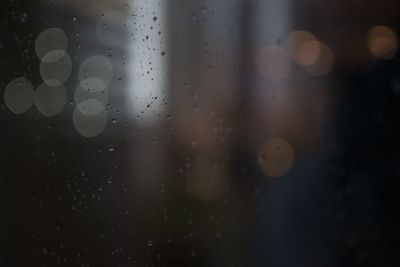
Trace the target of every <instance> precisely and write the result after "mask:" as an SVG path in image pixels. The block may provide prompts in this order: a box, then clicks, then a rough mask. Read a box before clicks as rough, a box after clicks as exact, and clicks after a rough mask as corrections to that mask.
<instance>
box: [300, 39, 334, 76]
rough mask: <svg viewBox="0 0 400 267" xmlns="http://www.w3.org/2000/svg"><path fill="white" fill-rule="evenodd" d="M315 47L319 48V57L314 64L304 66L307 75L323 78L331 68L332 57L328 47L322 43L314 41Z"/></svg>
mask: <svg viewBox="0 0 400 267" xmlns="http://www.w3.org/2000/svg"><path fill="white" fill-rule="evenodd" d="M314 43H316V44H315V46H319V56H318V59H317V60H316V61H315V63H314V64H312V65H308V66H305V69H306V70H307V72H308V73H310V74H312V75H315V76H325V75H327V74H328V73H329V72H330V71H331V70H332V68H333V64H334V55H333V52H332V50H331V48H330V47H329V46H327V45H326V44H324V43H322V42H318V41H315V42H314Z"/></svg>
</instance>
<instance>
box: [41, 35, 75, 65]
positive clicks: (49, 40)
mask: <svg viewBox="0 0 400 267" xmlns="http://www.w3.org/2000/svg"><path fill="white" fill-rule="evenodd" d="M67 47H68V38H67V36H66V35H65V32H64V31H63V30H62V29H60V28H50V29H47V30H44V31H43V32H42V33H40V34H39V36H38V37H37V38H36V41H35V51H36V55H37V56H38V58H39V59H40V60H41V61H43V62H45V63H50V62H51V61H49V60H53V61H56V60H58V59H60V58H61V57H62V56H63V52H65V51H66V49H67ZM52 51H59V52H58V53H54V54H52V56H51V57H49V56H47V57H45V56H46V55H48V54H49V53H50V52H52ZM57 57H58V58H57Z"/></svg>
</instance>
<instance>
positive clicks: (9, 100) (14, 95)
mask: <svg viewBox="0 0 400 267" xmlns="http://www.w3.org/2000/svg"><path fill="white" fill-rule="evenodd" d="M34 94H35V91H34V89H33V85H32V83H31V82H30V81H29V80H28V79H26V78H24V77H20V78H17V79H14V80H12V81H11V82H10V83H9V84H8V85H7V87H6V89H5V91H4V102H5V104H6V106H7V107H8V109H9V110H11V111H12V112H13V113H15V114H22V113H24V112H26V111H27V110H28V109H30V108H31V106H32V105H33V98H34Z"/></svg>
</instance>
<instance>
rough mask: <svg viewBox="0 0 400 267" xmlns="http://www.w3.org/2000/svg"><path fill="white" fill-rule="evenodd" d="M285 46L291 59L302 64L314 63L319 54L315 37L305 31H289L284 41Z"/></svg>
mask: <svg viewBox="0 0 400 267" xmlns="http://www.w3.org/2000/svg"><path fill="white" fill-rule="evenodd" d="M285 47H286V49H287V51H288V53H289V55H290V57H291V59H292V60H293V61H294V62H296V63H297V64H300V65H303V66H309V65H312V64H314V63H315V62H316V61H317V60H318V57H319V55H320V46H319V42H317V38H316V37H315V36H314V35H313V34H312V33H310V32H307V31H293V32H291V33H289V35H288V37H287V39H286V41H285Z"/></svg>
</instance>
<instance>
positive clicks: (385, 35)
mask: <svg viewBox="0 0 400 267" xmlns="http://www.w3.org/2000/svg"><path fill="white" fill-rule="evenodd" d="M368 48H369V51H370V53H371V54H372V55H373V56H374V57H375V58H378V59H391V58H393V56H394V55H396V53H397V50H398V41H397V35H396V33H395V32H394V31H393V30H392V29H390V28H388V27H385V26H375V27H373V28H372V29H371V30H370V32H369V34H368Z"/></svg>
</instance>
